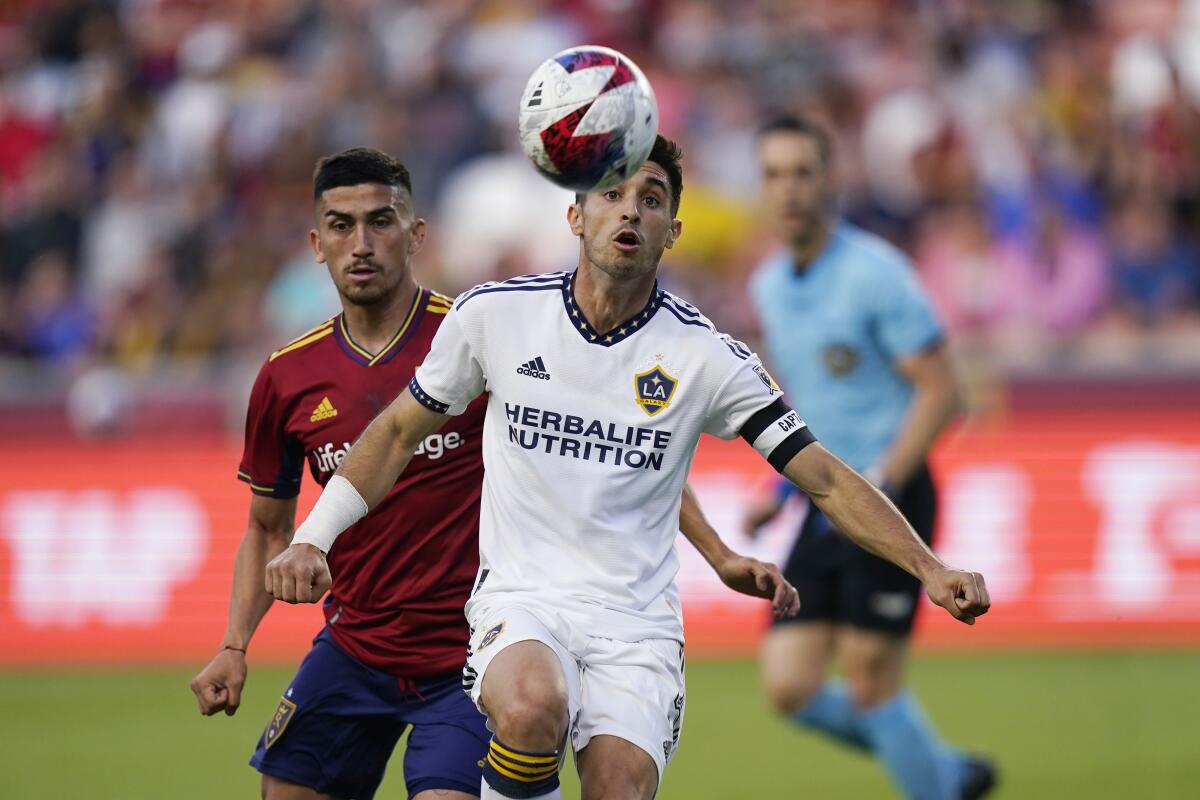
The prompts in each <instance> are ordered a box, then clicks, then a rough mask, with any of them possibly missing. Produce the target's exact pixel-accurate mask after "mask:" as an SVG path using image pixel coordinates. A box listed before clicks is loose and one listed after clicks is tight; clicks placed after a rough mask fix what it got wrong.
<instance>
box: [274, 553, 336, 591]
mask: <svg viewBox="0 0 1200 800" xmlns="http://www.w3.org/2000/svg"><path fill="white" fill-rule="evenodd" d="M332 583H333V579H332V578H331V577H330V576H329V564H328V562H326V561H325V554H324V553H322V552H321V551H320V549H319V548H317V547H316V546H314V545H311V544H294V545H291V546H290V547H288V549H287V550H284V551H283V552H282V553H280V554H279V555H277V556H275V558H273V559H271V561H270V563H268V564H267V571H266V589H267V592H269V593H270V594H272V595H274V597H275V599H276V600H282V601H283V602H285V603H315V602H317V601H318V600H320V599H321V597H322V596H323V595H324V594H325V592H326V591H328V589H329V587H330V585H331V584H332Z"/></svg>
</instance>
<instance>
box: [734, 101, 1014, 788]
mask: <svg viewBox="0 0 1200 800" xmlns="http://www.w3.org/2000/svg"><path fill="white" fill-rule="evenodd" d="M758 157H759V162H760V165H761V167H762V177H763V196H764V199H765V200H766V207H767V210H768V212H769V215H770V217H771V221H772V222H773V223H774V225H775V227H776V229H777V230H778V232H779V235H780V237H781V238H782V239H783V247H781V248H780V250H779V251H778V252H777V253H774V254H773V255H771V256H770V257H769V258H768V259H767V260H766V261H764V262H763V263H762V264H761V265H760V266H759V268H758V270H757V271H756V272H755V275H754V278H753V280H752V282H751V294H752V296H753V299H754V302H755V305H756V307H757V310H758V313H759V317H760V319H761V321H762V327H763V333H764V339H765V342H766V345H767V348H768V350H769V353H770V356H771V360H772V362H773V363H772V366H773V368H774V369H775V370H776V372H777V374H778V375H779V376H780V380H781V382H782V383H783V386H784V388H785V389H786V390H787V391H788V392H789V394H790V396H791V397H792V398H793V399H794V400H795V401H796V402H797V403H799V404H800V406H801V407H802V408H804V410H805V416H806V419H807V420H808V422H809V424H810V425H812V426H813V429H814V431H815V432H816V433H817V434H819V435H820V436H821V441H822V442H823V443H824V444H825V445H826V446H827V447H828V448H829V449H830V450H831V451H833V452H834V453H836V454H837V455H838V457H840V458H843V459H845V460H846V462H847V463H848V464H849V465H850V466H851V467H853V468H854V469H857V470H860V471H861V472H862V473H863V475H866V476H867V477H869V478H870V479H871V480H872V481H873V482H874V483H875V484H876V485H877V486H879V487H880V488H881V489H883V491H884V492H885V493H886V494H888V495H889V496H890V497H891V498H892V499H893V500H894V501H895V502H896V505H897V507H898V508H899V510H900V512H901V513H903V514H904V516H905V517H906V518H907V519H908V521H909V522H910V523H911V524H912V526H913V528H914V529H915V530H916V532H917V533H918V534H919V535H920V536H921V538H922V539H923V540H924V541H926V542H930V541H931V540H932V537H933V525H934V516H935V504H936V495H935V491H934V484H933V479H932V478H931V476H930V473H929V468H928V467H927V466H926V463H925V455H926V452H927V450H928V448H929V447H930V446H931V445H932V444H933V442H934V441H935V440H936V439H937V436H938V434H939V433H940V432H941V431H942V429H943V428H944V427H945V425H946V424H947V423H948V422H949V421H950V419H951V418H952V417H953V416H954V414H955V411H956V409H957V407H958V392H957V386H956V383H955V380H954V374H953V370H952V368H951V366H950V363H949V359H948V357H947V355H946V347H945V342H944V338H943V335H942V328H941V325H940V324H939V322H938V320H937V318H936V317H935V315H934V313H933V308H932V305H931V304H930V302H929V299H928V298H927V297H926V295H925V292H924V291H923V290H922V289H921V286H920V284H919V282H918V281H917V278H916V275H915V272H914V270H913V269H912V266H911V264H910V263H909V262H908V259H907V258H906V257H905V256H904V255H903V254H902V253H900V252H899V251H897V250H896V249H895V248H893V247H891V246H890V245H888V244H887V243H886V242H884V241H882V240H880V239H878V238H877V237H875V236H872V235H871V234H869V233H867V232H866V231H863V230H860V229H858V228H856V227H854V226H853V225H850V224H848V223H846V222H842V221H840V220H838V219H837V217H836V215H835V213H834V210H833V209H834V205H835V203H834V200H833V194H834V188H833V180H832V175H831V163H830V162H831V143H830V141H829V138H828V136H827V135H826V133H825V132H824V131H823V130H822V129H821V128H820V127H819V126H817V125H816V124H815V123H813V122H812V121H810V120H808V119H805V118H802V117H783V118H779V119H777V120H774V121H772V122H770V123H768V124H767V125H765V126H764V127H763V128H762V130H761V131H760V132H759V137H758ZM788 486H790V484H788ZM779 506H780V500H779V496H778V495H777V496H776V497H773V498H769V499H768V498H764V500H763V501H761V502H760V503H759V504H758V506H757V508H755V509H752V510H751V512H750V513H749V514H748V515H747V517H748V518H747V520H746V527H747V529H748V532H749V533H753V531H754V529H756V528H757V527H758V526H759V525H761V524H763V523H764V522H765V521H767V520H768V519H769V518H770V517H772V516H774V514H775V513H776V512H777V511H778V510H779ZM839 527H840V526H835V525H833V524H832V523H831V522H830V521H829V519H828V518H827V517H826V516H825V515H824V514H822V513H821V511H820V509H819V508H815V507H812V508H810V511H809V513H808V516H807V518H806V520H805V523H804V527H803V529H802V531H801V532H800V535H799V537H798V538H797V540H796V543H795V546H794V549H793V551H792V554H791V556H790V558H789V559H788V563H787V566H786V567H785V574H786V576H787V577H788V579H789V580H790V581H792V582H793V583H795V585H796V587H797V589H799V591H800V599H801V607H800V614H799V616H798V617H797V618H795V619H789V620H779V621H777V623H776V624H775V626H774V627H773V628H772V630H771V632H770V633H769V634H768V635H767V638H766V641H765V642H764V643H763V648H762V669H763V677H764V682H765V684H766V688H767V693H768V695H769V696H770V698H771V700H772V702H773V704H774V705H775V707H776V708H777V709H778V710H779V712H780V713H781V714H783V715H784V716H786V717H787V718H789V719H791V720H792V721H794V722H795V723H796V724H798V725H802V726H804V727H806V728H809V729H811V730H815V731H818V732H821V733H823V734H825V735H827V736H830V737H832V738H833V739H835V740H836V741H839V742H841V743H843V744H849V745H851V746H853V747H855V748H859V749H866V750H869V751H870V752H871V753H872V754H873V755H874V756H875V757H877V758H878V759H879V760H880V761H881V762H882V763H883V765H884V766H885V767H886V768H887V771H888V773H889V774H890V775H891V777H892V780H893V781H894V782H895V784H896V786H897V788H899V789H900V790H901V791H902V792H903V793H904V795H905V796H906V797H910V798H923V799H925V800H957V798H959V797H968V798H974V797H978V796H980V795H981V794H982V793H984V792H986V791H987V790H988V789H989V788H990V786H991V785H992V783H994V781H995V775H994V770H993V768H992V766H991V764H990V763H989V762H988V761H986V760H984V759H980V758H976V757H968V756H966V755H964V754H963V753H962V752H960V751H958V750H957V749H955V748H953V747H950V746H949V745H947V744H946V743H944V742H943V741H942V740H941V739H940V737H939V736H938V735H937V733H936V731H935V730H934V728H933V726H932V725H931V724H930V723H929V721H928V720H927V719H926V717H925V715H924V714H923V713H922V711H921V708H920V705H919V704H918V702H917V699H916V698H915V697H914V696H913V695H912V694H910V693H909V692H907V691H905V688H904V668H905V664H906V661H907V652H908V638H909V634H910V633H911V632H912V627H913V620H914V617H915V615H916V613H917V607H918V605H917V604H918V601H919V600H920V591H921V586H920V583H919V582H918V581H917V579H916V578H914V577H913V576H912V575H910V574H908V573H907V572H905V571H904V570H902V569H898V568H897V567H896V566H894V565H893V564H889V563H888V562H887V561H884V560H883V559H881V558H877V557H876V556H875V555H872V554H871V553H870V552H868V551H866V550H863V549H862V548H860V547H859V546H858V545H857V544H855V543H854V542H853V541H851V540H850V539H849V538H847V537H845V536H842V535H841V533H840V531H839V530H838V528H839ZM835 660H836V661H837V663H838V666H840V667H841V670H842V673H843V674H844V675H845V680H844V681H840V680H831V679H829V677H828V673H829V667H830V664H831V663H832V662H834V661H835Z"/></svg>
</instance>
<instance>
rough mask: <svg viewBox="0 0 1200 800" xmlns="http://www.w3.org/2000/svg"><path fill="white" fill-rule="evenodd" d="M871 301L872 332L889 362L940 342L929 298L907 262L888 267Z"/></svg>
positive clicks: (939, 324)
mask: <svg viewBox="0 0 1200 800" xmlns="http://www.w3.org/2000/svg"><path fill="white" fill-rule="evenodd" d="M879 288H880V289H881V290H882V291H879V292H877V294H876V302H875V310H874V315H875V330H876V333H877V335H878V340H879V344H880V346H881V347H882V349H883V351H884V352H885V353H887V354H888V355H889V356H890V357H891V358H892V359H897V358H903V357H905V356H910V355H913V354H915V353H918V352H920V351H922V350H924V349H926V348H928V347H930V346H931V345H933V344H935V343H937V342H938V341H940V340H941V339H942V337H943V335H944V334H943V332H942V325H941V323H940V322H939V321H938V318H937V314H936V313H935V312H934V310H933V304H932V303H931V302H930V300H929V296H928V295H927V294H926V293H925V290H924V288H922V286H921V283H920V281H919V280H918V279H917V275H916V272H915V271H914V270H912V269H911V268H910V267H909V266H908V264H907V263H898V264H895V265H889V269H888V270H887V279H886V280H884V281H882V282H881V284H880V287H879Z"/></svg>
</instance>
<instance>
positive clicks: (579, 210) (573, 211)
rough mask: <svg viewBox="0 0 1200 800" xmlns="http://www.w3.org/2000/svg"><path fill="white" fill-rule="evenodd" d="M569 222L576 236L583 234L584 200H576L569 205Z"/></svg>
mask: <svg viewBox="0 0 1200 800" xmlns="http://www.w3.org/2000/svg"><path fill="white" fill-rule="evenodd" d="M567 224H568V225H570V226H571V233H573V234H575V235H576V236H583V200H582V199H580V200H576V201H575V202H574V203H571V205H569V206H567Z"/></svg>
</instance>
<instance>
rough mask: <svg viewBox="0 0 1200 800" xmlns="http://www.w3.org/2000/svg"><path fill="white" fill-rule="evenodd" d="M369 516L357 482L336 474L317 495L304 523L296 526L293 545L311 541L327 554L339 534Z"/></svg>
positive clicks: (310, 542)
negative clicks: (355, 484)
mask: <svg viewBox="0 0 1200 800" xmlns="http://www.w3.org/2000/svg"><path fill="white" fill-rule="evenodd" d="M366 515H367V501H366V500H363V498H362V495H361V494H359V493H358V490H357V489H355V488H354V484H353V483H351V482H350V481H348V480H346V479H345V478H343V477H342V476H341V475H334V476H333V477H332V478H330V479H329V483H327V484H325V491H323V492H321V496H320V497H318V498H317V504H316V505H315V506H313V510H312V511H310V512H309V513H308V518H307V519H305V520H304V524H302V525H301V526H300V527H299V528H297V529H296V535H295V536H293V537H292V544H311V545H315V546H316V547H318V548H320V550H321V552H322V553H328V552H329V548H331V547H333V543H334V542H335V541H336V540H337V537H338V535H339V534H341V532H342V531H344V530H346V528H349V527H350V526H351V525H353V524H354V523H356V522H358V521H359V520H360V519H362V518H363V517H365V516H366Z"/></svg>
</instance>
